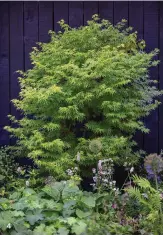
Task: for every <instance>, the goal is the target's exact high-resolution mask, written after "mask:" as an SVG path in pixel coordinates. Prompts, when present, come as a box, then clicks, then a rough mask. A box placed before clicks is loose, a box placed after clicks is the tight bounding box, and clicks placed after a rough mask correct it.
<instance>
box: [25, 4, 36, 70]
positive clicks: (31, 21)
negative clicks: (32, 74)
mask: <svg viewBox="0 0 163 235" xmlns="http://www.w3.org/2000/svg"><path fill="white" fill-rule="evenodd" d="M36 42H38V2H24V43H25V70H27V69H29V68H31V67H32V66H31V62H30V57H29V53H30V52H31V51H32V47H34V46H36Z"/></svg>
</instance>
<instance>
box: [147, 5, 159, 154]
mask: <svg viewBox="0 0 163 235" xmlns="http://www.w3.org/2000/svg"><path fill="white" fill-rule="evenodd" d="M158 13H159V8H158V2H144V39H145V41H146V45H147V48H146V50H147V51H151V50H153V49H154V48H156V47H158ZM150 76H151V78H152V79H155V80H158V67H155V68H152V69H151V71H150ZM145 124H146V126H147V127H148V128H149V129H150V133H149V134H145V135H144V149H145V151H146V152H147V153H153V152H158V109H157V110H155V111H153V112H152V114H151V115H150V116H149V117H147V118H145Z"/></svg>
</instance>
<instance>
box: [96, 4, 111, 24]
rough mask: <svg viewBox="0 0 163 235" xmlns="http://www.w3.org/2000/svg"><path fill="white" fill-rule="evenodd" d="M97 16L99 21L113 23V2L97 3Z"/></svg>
mask: <svg viewBox="0 0 163 235" xmlns="http://www.w3.org/2000/svg"><path fill="white" fill-rule="evenodd" d="M99 15H100V18H101V19H105V20H109V21H110V22H111V23H113V2H112V1H106V2H103V1H101V2H99Z"/></svg>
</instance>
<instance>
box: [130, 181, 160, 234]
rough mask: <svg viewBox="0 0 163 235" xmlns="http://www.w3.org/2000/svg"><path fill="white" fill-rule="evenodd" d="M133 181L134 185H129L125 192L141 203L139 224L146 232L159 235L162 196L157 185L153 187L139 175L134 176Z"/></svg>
mask: <svg viewBox="0 0 163 235" xmlns="http://www.w3.org/2000/svg"><path fill="white" fill-rule="evenodd" d="M133 182H134V183H135V184H136V186H134V187H129V188H128V189H127V192H128V194H129V196H130V197H131V198H132V199H133V200H134V199H136V201H137V202H138V203H139V204H140V205H141V207H139V208H140V209H141V210H140V211H139V215H142V217H143V219H140V226H143V227H144V228H145V230H146V232H148V233H149V232H152V233H153V234H154V235H161V234H162V231H163V212H162V199H163V198H162V194H161V192H160V191H159V189H158V185H156V188H154V187H152V186H151V184H150V182H149V181H148V180H147V179H145V178H141V177H139V176H134V177H133ZM148 233H147V234H148ZM145 234H146V233H145Z"/></svg>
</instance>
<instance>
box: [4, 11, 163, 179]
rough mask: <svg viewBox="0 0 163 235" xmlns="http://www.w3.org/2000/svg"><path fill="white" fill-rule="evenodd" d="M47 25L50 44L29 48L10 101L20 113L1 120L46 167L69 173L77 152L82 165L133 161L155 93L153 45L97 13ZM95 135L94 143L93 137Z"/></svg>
mask: <svg viewBox="0 0 163 235" xmlns="http://www.w3.org/2000/svg"><path fill="white" fill-rule="evenodd" d="M60 25H61V27H62V29H63V32H59V33H58V34H56V33H54V32H51V41H50V42H49V43H39V49H38V48H34V50H33V52H32V53H31V61H32V64H33V68H32V69H30V70H28V71H27V72H26V73H23V72H21V74H22V76H21V78H20V79H19V81H20V86H21V92H20V94H19V99H16V100H13V103H14V105H15V107H16V108H17V109H19V110H21V112H22V114H23V118H22V119H21V120H16V119H15V117H10V119H11V120H12V121H13V122H14V123H15V122H16V123H17V124H18V125H16V127H15V126H14V127H6V129H7V130H8V131H9V132H11V134H12V135H14V136H15V137H17V138H18V142H17V146H18V147H19V150H20V149H22V151H23V156H24V154H25V153H26V154H27V156H28V157H30V158H32V159H33V160H34V161H35V163H37V164H38V165H39V166H40V169H42V170H43V171H50V172H51V174H53V175H54V176H55V177H58V178H62V177H66V176H67V175H66V173H65V171H66V169H67V168H70V167H72V166H74V162H75V160H76V155H77V152H78V153H79V154H80V165H91V164H94V163H95V162H96V161H97V160H98V159H105V158H108V157H109V158H112V159H114V160H115V161H116V162H117V163H118V164H121V163H124V162H132V164H133V163H135V162H136V161H137V160H138V156H139V153H138V152H136V153H135V152H134V151H133V146H134V145H135V144H136V143H135V142H134V141H133V140H132V136H133V135H134V133H135V131H136V130H140V131H142V132H148V129H147V128H146V127H145V126H144V124H143V123H142V121H141V117H144V116H146V115H148V114H149V113H150V111H151V110H153V109H155V108H156V107H157V106H158V104H159V102H158V101H157V100H156V97H157V96H158V95H160V92H159V91H158V90H157V89H156V87H155V86H154V85H152V86H151V84H152V83H154V82H155V81H153V80H150V79H149V68H150V67H152V66H156V65H157V64H158V62H157V61H155V60H153V58H154V56H155V55H156V54H157V52H158V51H157V50H154V51H152V52H149V53H147V52H145V51H144V48H145V42H144V41H138V39H137V33H136V32H134V33H132V32H131V27H129V28H126V26H125V20H122V22H120V23H118V24H117V25H115V26H113V25H112V24H111V23H110V22H109V21H107V20H102V21H101V22H99V19H98V16H97V15H94V16H93V20H92V21H88V25H87V26H83V27H80V28H78V29H71V28H70V27H69V26H68V25H67V24H65V23H64V21H63V20H61V21H60ZM92 141H93V142H92Z"/></svg>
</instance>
